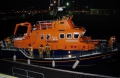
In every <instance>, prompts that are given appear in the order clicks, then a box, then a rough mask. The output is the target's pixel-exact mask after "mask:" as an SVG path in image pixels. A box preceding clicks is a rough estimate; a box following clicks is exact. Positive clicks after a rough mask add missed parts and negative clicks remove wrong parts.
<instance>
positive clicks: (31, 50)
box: [28, 44, 33, 57]
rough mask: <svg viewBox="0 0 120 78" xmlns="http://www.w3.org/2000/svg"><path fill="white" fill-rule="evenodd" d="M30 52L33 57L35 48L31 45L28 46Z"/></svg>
mask: <svg viewBox="0 0 120 78" xmlns="http://www.w3.org/2000/svg"><path fill="white" fill-rule="evenodd" d="M28 51H29V53H30V56H31V57H33V47H32V45H31V44H28Z"/></svg>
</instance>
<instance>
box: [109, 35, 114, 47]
mask: <svg viewBox="0 0 120 78" xmlns="http://www.w3.org/2000/svg"><path fill="white" fill-rule="evenodd" d="M114 42H115V36H112V37H110V40H109V47H110V48H111V49H113V44H114Z"/></svg>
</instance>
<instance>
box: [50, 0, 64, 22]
mask: <svg viewBox="0 0 120 78" xmlns="http://www.w3.org/2000/svg"><path fill="white" fill-rule="evenodd" d="M62 3H63V0H62V1H61V0H50V7H49V8H50V12H51V13H52V15H53V19H59V20H60V19H61V18H62V16H63V14H64V13H63V8H65V7H63V6H61V5H62Z"/></svg>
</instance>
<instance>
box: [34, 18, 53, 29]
mask: <svg viewBox="0 0 120 78" xmlns="http://www.w3.org/2000/svg"><path fill="white" fill-rule="evenodd" d="M52 22H53V20H45V21H37V23H36V25H39V26H40V29H48V28H52Z"/></svg>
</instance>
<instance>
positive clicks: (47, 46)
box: [45, 44, 51, 58]
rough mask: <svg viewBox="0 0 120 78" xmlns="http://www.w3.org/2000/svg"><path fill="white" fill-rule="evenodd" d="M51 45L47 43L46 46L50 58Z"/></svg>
mask: <svg viewBox="0 0 120 78" xmlns="http://www.w3.org/2000/svg"><path fill="white" fill-rule="evenodd" d="M50 50H51V49H50V46H49V45H48V44H46V48H45V51H46V54H47V58H50Z"/></svg>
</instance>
